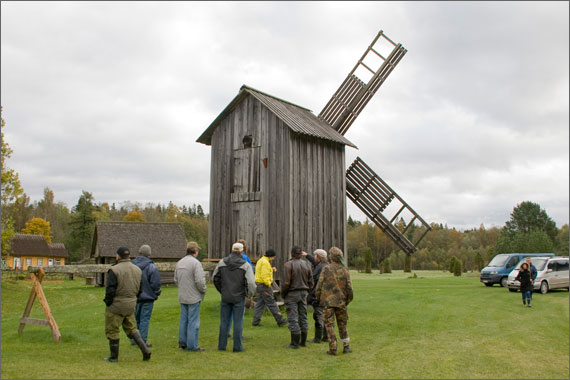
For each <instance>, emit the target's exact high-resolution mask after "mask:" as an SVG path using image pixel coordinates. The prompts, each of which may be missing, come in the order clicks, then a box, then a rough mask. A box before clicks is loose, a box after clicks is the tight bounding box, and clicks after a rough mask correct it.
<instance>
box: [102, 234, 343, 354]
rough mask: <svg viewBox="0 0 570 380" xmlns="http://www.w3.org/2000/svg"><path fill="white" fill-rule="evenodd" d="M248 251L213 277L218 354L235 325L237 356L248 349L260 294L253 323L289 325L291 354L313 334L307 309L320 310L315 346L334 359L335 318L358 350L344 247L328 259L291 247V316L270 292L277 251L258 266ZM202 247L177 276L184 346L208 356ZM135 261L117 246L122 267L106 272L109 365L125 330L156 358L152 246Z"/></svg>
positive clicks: (239, 245) (287, 290) (285, 283)
mask: <svg viewBox="0 0 570 380" xmlns="http://www.w3.org/2000/svg"><path fill="white" fill-rule="evenodd" d="M246 247H247V243H246V242H245V241H244V240H238V241H237V242H236V243H234V244H233V245H232V249H231V253H230V254H229V255H228V256H227V257H225V258H223V259H222V260H220V262H219V263H218V265H217V266H216V268H215V269H214V272H213V275H212V279H213V283H214V286H215V287H216V289H217V290H218V292H219V293H220V295H221V306H220V326H219V335H218V350H222V351H225V350H226V347H227V344H228V338H229V337H231V336H232V334H231V333H230V332H231V327H232V324H233V347H232V349H233V352H242V351H245V349H244V347H243V323H244V315H245V308H246V301H250V300H252V299H253V296H254V294H255V293H257V298H256V302H255V307H254V315H253V321H252V325H253V326H260V325H261V318H262V315H263V313H264V311H265V309H266V308H267V309H268V310H269V311H270V312H271V314H272V315H273V317H274V319H275V321H276V323H277V325H278V326H279V327H282V326H288V327H289V331H290V334H291V343H290V344H289V345H288V346H286V347H287V348H292V349H297V348H299V347H304V346H306V341H307V335H308V331H309V324H308V321H307V305H308V304H310V305H312V306H313V309H314V313H313V319H314V323H315V336H314V339H312V340H310V342H313V343H320V342H321V341H328V343H329V350H328V351H327V354H330V355H336V354H337V339H336V335H335V331H334V325H335V318H336V323H337V325H338V330H339V334H340V340H341V341H342V343H343V353H350V352H352V350H351V348H350V345H349V342H350V339H349V336H348V331H347V328H346V326H347V321H348V311H347V306H348V304H349V303H350V302H351V301H352V299H353V291H352V284H351V281H350V274H349V272H348V270H347V269H346V268H345V267H344V266H343V253H342V251H341V250H340V249H339V248H337V247H332V248H331V249H330V250H329V252H328V255H327V252H326V251H325V250H323V249H317V250H316V251H315V252H314V253H313V255H309V254H307V253H306V252H304V251H303V250H302V248H301V247H299V246H294V247H293V248H292V249H291V259H290V260H289V261H287V262H286V263H285V264H284V267H283V273H282V276H281V295H282V297H283V299H284V301H285V302H284V303H285V307H286V315H287V316H286V317H284V316H283V315H282V313H281V311H280V308H279V306H278V305H277V302H276V299H275V297H274V293H273V288H272V286H273V284H274V279H273V276H274V273H275V272H276V271H277V268H275V267H273V266H272V265H271V263H272V261H273V260H274V259H275V257H276V255H277V254H276V252H275V251H274V250H273V249H268V250H267V251H266V252H265V255H264V256H263V257H261V258H260V259H259V260H258V261H257V263H256V265H255V267H254V266H253V264H252V262H251V260H250V259H249V257H248V256H247V254H246V252H245V251H246ZM199 249H200V247H199V246H198V244H197V243H196V242H189V243H188V244H187V248H186V256H184V257H183V258H182V259H180V260H179V261H178V262H177V263H176V267H175V271H174V281H175V283H176V284H177V286H178V301H179V303H180V323H179V331H178V347H179V348H180V349H183V350H187V351H192V352H202V351H204V348H202V347H200V346H199V345H198V332H199V328H200V304H201V302H202V300H203V299H204V296H205V294H206V289H207V286H206V275H205V272H204V270H203V267H202V263H200V261H199V260H198V253H199ZM129 256H130V251H129V249H128V248H126V247H121V248H119V249H118V250H117V254H116V259H117V263H116V264H114V265H113V266H112V267H111V269H110V270H109V271H108V272H107V280H106V290H105V299H104V302H105V304H106V305H107V308H106V310H105V332H106V335H107V339H108V340H109V347H110V351H111V355H110V356H109V357H107V358H105V360H107V361H110V362H117V361H118V355H119V335H120V334H119V333H120V331H119V329H120V327H121V326H122V327H123V330H124V331H125V333H126V334H127V336H128V337H129V338H130V340H131V344H132V345H138V346H139V348H140V350H141V352H142V354H143V360H149V359H150V356H151V352H150V349H149V347H151V346H152V345H151V344H150V343H149V342H147V336H148V326H149V322H150V317H151V314H152V309H153V305H154V301H156V299H157V298H158V296H159V295H160V294H161V288H160V274H159V272H158V269H157V268H156V266H155V265H154V264H153V262H152V260H151V259H150V256H151V248H150V247H149V246H148V245H143V246H141V247H140V248H139V255H138V256H137V257H136V258H134V259H133V260H132V261H131V260H130V257H129Z"/></svg>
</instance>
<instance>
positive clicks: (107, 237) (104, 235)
mask: <svg viewBox="0 0 570 380" xmlns="http://www.w3.org/2000/svg"><path fill="white" fill-rule="evenodd" d="M186 243H187V242H186V235H185V234H184V230H183V228H182V224H181V223H139V222H97V223H96V225H95V233H94V234H93V241H92V245H91V257H115V254H116V252H117V249H118V248H119V247H128V248H129V249H130V250H131V257H135V256H137V255H138V250H139V248H140V246H141V245H143V244H147V245H150V247H151V249H152V254H151V258H153V259H156V258H163V259H166V258H182V257H184V255H186Z"/></svg>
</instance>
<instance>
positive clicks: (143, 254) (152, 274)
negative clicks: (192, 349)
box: [131, 244, 161, 347]
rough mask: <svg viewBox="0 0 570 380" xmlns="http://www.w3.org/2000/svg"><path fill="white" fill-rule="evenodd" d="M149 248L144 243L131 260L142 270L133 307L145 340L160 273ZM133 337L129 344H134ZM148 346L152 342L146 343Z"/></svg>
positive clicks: (150, 345)
mask: <svg viewBox="0 0 570 380" xmlns="http://www.w3.org/2000/svg"><path fill="white" fill-rule="evenodd" d="M150 254H151V249H150V246H148V245H146V244H144V245H141V247H140V248H139V255H138V256H137V257H135V258H134V259H133V261H132V263H133V264H135V265H136V266H137V267H139V268H140V270H141V271H142V276H141V291H140V293H139V295H138V296H137V306H136V308H135V318H136V320H137V328H138V329H139V331H140V333H141V336H142V338H143V340H144V341H145V342H147V337H148V326H149V324H150V317H151V315H152V309H153V307H154V301H156V300H157V299H158V296H159V295H160V292H161V290H160V273H159V272H158V268H157V267H156V265H154V263H153V262H152V260H151V259H150ZM135 344H136V342H135V340H134V339H131V345H133V346H134V345H135ZM146 345H147V346H148V347H152V344H150V343H148V342H147V343H146Z"/></svg>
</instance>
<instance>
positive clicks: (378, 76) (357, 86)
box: [319, 31, 407, 135]
mask: <svg viewBox="0 0 570 380" xmlns="http://www.w3.org/2000/svg"><path fill="white" fill-rule="evenodd" d="M381 41H382V42H387V43H388V44H389V46H393V49H392V51H391V52H390V54H388V55H387V56H386V57H384V56H382V54H380V53H379V52H378V51H377V50H376V49H375V46H376V45H379V44H380V42H381ZM406 52H407V50H406V49H405V48H404V47H402V45H401V44H397V45H396V44H395V43H394V42H393V41H392V40H390V39H389V38H388V37H387V36H386V35H385V34H384V32H383V31H380V32H379V33H378V35H377V36H376V38H375V39H374V41H372V43H371V44H370V46H369V47H368V49H366V52H365V53H364V55H363V56H362V58H360V60H359V61H358V63H357V64H356V66H355V67H354V69H352V71H351V72H350V74H348V77H347V78H346V79H345V80H344V82H343V83H342V84H341V86H340V87H339V89H338V90H337V91H336V93H335V94H334V95H333V97H332V98H331V99H330V100H329V102H328V103H327V105H326V106H325V108H323V110H322V111H321V113H320V114H319V118H320V119H322V120H324V121H325V122H327V123H328V124H329V125H330V126H332V127H333V128H334V129H335V130H336V131H338V132H339V133H340V134H341V135H344V134H345V133H346V131H347V130H348V128H350V126H351V125H352V123H353V122H354V120H355V119H356V117H357V116H358V115H359V114H360V112H361V111H362V109H363V108H364V106H366V104H368V101H370V99H371V98H372V96H374V94H375V93H376V91H378V88H380V86H381V85H382V83H384V81H385V80H386V78H387V77H388V75H390V73H391V72H392V70H394V67H396V65H397V64H398V62H400V60H401V59H402V57H403V56H404V54H406ZM370 53H373V54H372V56H370V55H369V54H370ZM369 57H371V58H374V59H377V58H380V60H381V61H382V64H381V66H380V67H379V68H378V69H377V70H374V69H372V68H370V66H369V65H368V64H366V61H367V58H369ZM362 68H364V69H366V70H367V71H368V72H370V73H372V77H371V78H370V79H369V80H368V82H367V83H365V82H364V81H363V80H362V79H361V78H359V77H358V76H357V75H356V73H357V71H358V70H359V69H362Z"/></svg>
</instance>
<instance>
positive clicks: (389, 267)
mask: <svg viewBox="0 0 570 380" xmlns="http://www.w3.org/2000/svg"><path fill="white" fill-rule="evenodd" d="M382 272H384V273H392V265H391V264H390V259H388V258H387V259H385V260H384V261H383V262H382Z"/></svg>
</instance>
